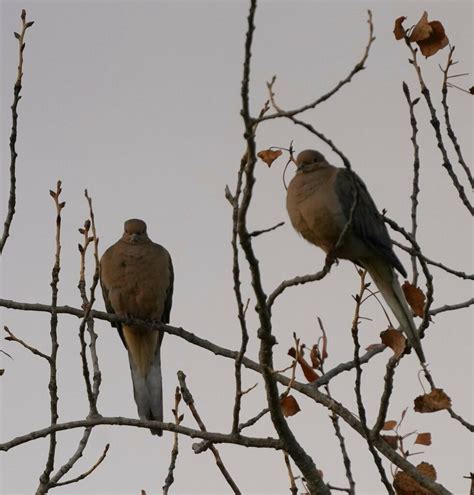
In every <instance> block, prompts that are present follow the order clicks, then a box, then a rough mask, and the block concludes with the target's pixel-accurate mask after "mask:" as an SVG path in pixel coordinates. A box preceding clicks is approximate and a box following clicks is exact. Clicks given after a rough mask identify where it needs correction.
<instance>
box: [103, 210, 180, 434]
mask: <svg viewBox="0 0 474 495" xmlns="http://www.w3.org/2000/svg"><path fill="white" fill-rule="evenodd" d="M100 272H101V275H100V279H101V285H102V292H103V295H104V301H105V306H106V308H107V311H108V312H110V313H115V314H117V315H121V316H131V317H134V318H138V319H142V320H154V321H161V322H163V323H168V322H169V318H170V311H171V304H172V297H173V265H172V262H171V257H170V255H169V253H168V251H167V250H166V249H165V248H164V247H163V246H160V245H159V244H155V243H154V242H152V241H151V240H150V239H149V237H148V235H147V232H146V224H145V222H143V221H142V220H138V219H131V220H127V221H126V222H125V225H124V233H123V236H122V238H121V239H120V240H119V241H118V242H116V243H115V244H114V245H112V246H111V247H109V249H107V251H105V253H104V255H103V256H102V259H101V261H100ZM115 326H116V327H117V329H118V332H119V335H120V338H121V339H122V342H123V343H124V345H125V347H126V348H127V350H128V354H129V361H130V369H131V373H132V381H133V390H134V396H135V402H136V404H137V408H138V414H139V416H140V418H142V419H155V420H157V421H162V420H163V399H162V395H163V392H162V376H161V356H160V348H161V341H162V339H163V334H162V333H161V332H157V331H153V330H149V329H147V328H146V327H137V326H133V327H131V326H125V325H120V324H117V325H115ZM152 433H155V434H158V435H161V434H162V431H161V430H159V429H156V430H152Z"/></svg>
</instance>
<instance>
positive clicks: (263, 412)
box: [237, 407, 270, 433]
mask: <svg viewBox="0 0 474 495" xmlns="http://www.w3.org/2000/svg"><path fill="white" fill-rule="evenodd" d="M269 412H270V409H268V407H266V408H265V409H262V410H261V411H260V412H259V413H258V414H256V415H255V416H254V417H253V418H250V419H249V420H247V421H245V423H240V424H239V428H238V429H237V432H238V433H240V432H241V431H242V430H243V429H245V428H248V427H249V426H253V425H254V424H255V423H257V421H259V420H260V419H261V418H263V416H265V415H266V414H268V413H269Z"/></svg>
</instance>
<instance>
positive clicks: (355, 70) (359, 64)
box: [258, 10, 375, 122]
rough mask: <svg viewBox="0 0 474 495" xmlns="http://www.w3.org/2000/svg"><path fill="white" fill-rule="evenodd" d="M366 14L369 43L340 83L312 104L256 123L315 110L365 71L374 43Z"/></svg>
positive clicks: (370, 14)
mask: <svg viewBox="0 0 474 495" xmlns="http://www.w3.org/2000/svg"><path fill="white" fill-rule="evenodd" d="M367 12H368V20H367V22H368V24H369V41H368V42H367V45H366V47H365V50H364V53H363V55H362V58H361V59H360V61H359V62H357V64H356V65H355V66H354V67H353V69H352V70H351V71H350V72H349V74H348V75H347V76H346V77H345V78H344V79H342V80H341V81H339V82H338V83H337V84H336V86H335V87H334V88H333V89H331V91H328V92H327V93H326V94H324V95H323V96H320V97H319V98H317V99H316V100H314V101H313V102H311V103H308V104H306V105H303V106H302V107H300V108H297V109H295V110H287V111H285V110H280V109H278V110H277V112H276V113H273V114H270V115H266V116H263V117H260V118H259V119H258V122H263V121H265V120H271V119H277V118H279V117H294V116H295V115H298V114H299V113H302V112H305V111H306V110H310V109H312V108H315V107H317V106H318V105H319V104H320V103H323V102H324V101H326V100H329V98H331V97H332V96H333V95H334V94H336V93H337V92H338V91H339V90H340V89H341V88H342V87H343V86H345V85H346V84H348V83H350V82H351V80H352V78H353V77H354V76H355V75H356V74H357V73H358V72H360V71H362V70H364V69H365V67H364V65H365V62H366V61H367V58H368V57H369V52H370V48H371V46H372V43H373V42H374V41H375V37H374V25H373V22H372V12H371V11H370V10H368V11H367ZM274 79H275V78H274Z"/></svg>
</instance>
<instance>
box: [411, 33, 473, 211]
mask: <svg viewBox="0 0 474 495" xmlns="http://www.w3.org/2000/svg"><path fill="white" fill-rule="evenodd" d="M405 42H406V45H407V46H408V49H409V50H410V52H411V55H412V58H411V60H410V62H411V63H412V65H413V67H414V68H415V71H416V74H417V76H418V80H419V82H420V87H421V93H422V95H423V96H424V98H425V101H426V104H427V106H428V109H429V111H430V115H431V119H430V123H431V125H432V127H433V129H434V132H435V137H436V142H437V144H438V148H439V150H440V152H441V156H442V159H443V161H442V163H441V165H442V166H443V168H444V169H446V172H447V173H448V175H449V177H450V178H451V182H452V183H453V186H454V187H455V188H456V190H457V192H458V195H459V198H460V199H461V201H462V203H463V204H464V206H465V207H466V208H467V210H468V211H469V213H470V214H471V215H473V214H474V207H473V206H472V204H471V202H470V201H469V198H468V197H467V195H466V192H465V191H464V187H463V186H462V184H461V183H460V182H459V179H458V176H457V175H456V173H455V172H454V170H453V166H452V165H451V161H450V159H449V156H448V152H447V150H446V147H445V145H444V140H443V136H442V134H441V124H440V122H439V119H438V116H437V113H436V109H435V107H434V105H433V102H432V100H431V93H430V90H429V89H428V87H427V86H426V84H425V82H424V80H423V77H422V74H421V68H420V64H419V63H418V60H417V49H416V48H414V47H413V46H412V44H411V43H410V41H409V39H408V36H407V35H406V34H405Z"/></svg>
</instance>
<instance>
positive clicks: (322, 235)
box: [286, 150, 425, 363]
mask: <svg viewBox="0 0 474 495" xmlns="http://www.w3.org/2000/svg"><path fill="white" fill-rule="evenodd" d="M296 166H297V171H296V175H295V176H294V177H293V179H292V181H291V182H290V184H289V186H288V191H287V198H286V206H287V209H288V214H289V216H290V220H291V223H292V224H293V227H294V228H295V229H296V230H297V231H298V232H299V233H300V234H301V235H302V236H303V237H304V238H305V239H306V240H307V241H309V242H310V243H311V244H314V245H316V246H318V247H320V248H321V249H323V250H324V251H325V252H326V253H327V254H331V255H334V256H336V257H338V258H344V259H347V260H350V261H353V262H354V263H356V264H357V265H359V266H361V267H362V268H365V269H366V270H367V271H368V272H369V274H370V276H371V277H372V280H373V281H374V282H375V284H376V285H377V287H378V289H379V291H380V293H381V294H382V296H383V297H384V299H385V301H386V302H387V304H388V305H389V307H390V309H391V310H392V311H393V313H394V315H395V317H396V318H397V320H398V322H399V324H400V326H401V328H402V330H403V331H404V332H405V333H406V335H407V336H408V340H409V341H410V343H411V345H412V347H413V348H414V349H415V351H416V353H417V355H418V357H419V358H420V360H421V361H422V362H423V363H424V362H425V357H424V354H423V350H422V348H421V343H420V339H419V337H418V331H417V328H416V326H415V323H414V321H413V317H412V314H411V311H410V309H409V307H408V304H407V302H406V299H405V296H404V294H403V291H402V289H401V287H400V284H399V282H398V279H397V275H396V274H395V270H394V269H397V270H398V271H399V272H400V273H401V274H402V275H403V276H404V277H406V275H407V274H406V271H405V269H404V268H403V266H402V264H401V263H400V260H399V259H398V258H397V256H396V255H395V253H394V252H393V248H392V241H391V239H390V237H389V235H388V232H387V229H386V227H385V223H384V221H383V218H382V216H381V215H380V213H379V212H378V211H377V207H376V206H375V203H374V201H373V200H372V198H371V197H370V194H369V192H368V191H367V188H366V186H365V184H364V183H363V182H362V180H361V179H360V178H359V177H358V176H357V175H356V174H354V173H351V172H350V171H348V170H347V169H345V168H337V167H334V166H333V165H330V164H329V163H328V162H327V161H326V159H325V158H324V156H323V155H322V154H321V153H319V152H318V151H315V150H305V151H302V152H301V153H299V155H298V156H297V158H296ZM355 190H357V192H358V198H357V205H356V208H355V210H354V214H353V219H352V224H351V226H350V229H349V230H348V231H347V232H346V234H345V236H344V238H343V240H342V243H341V245H340V247H339V249H338V250H337V252H335V253H334V252H333V249H334V247H335V245H336V243H337V241H338V239H339V236H340V235H341V232H342V230H343V229H344V226H345V225H346V223H347V221H348V220H349V218H350V214H351V208H352V205H353V202H354V198H355V194H354V192H355Z"/></svg>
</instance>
